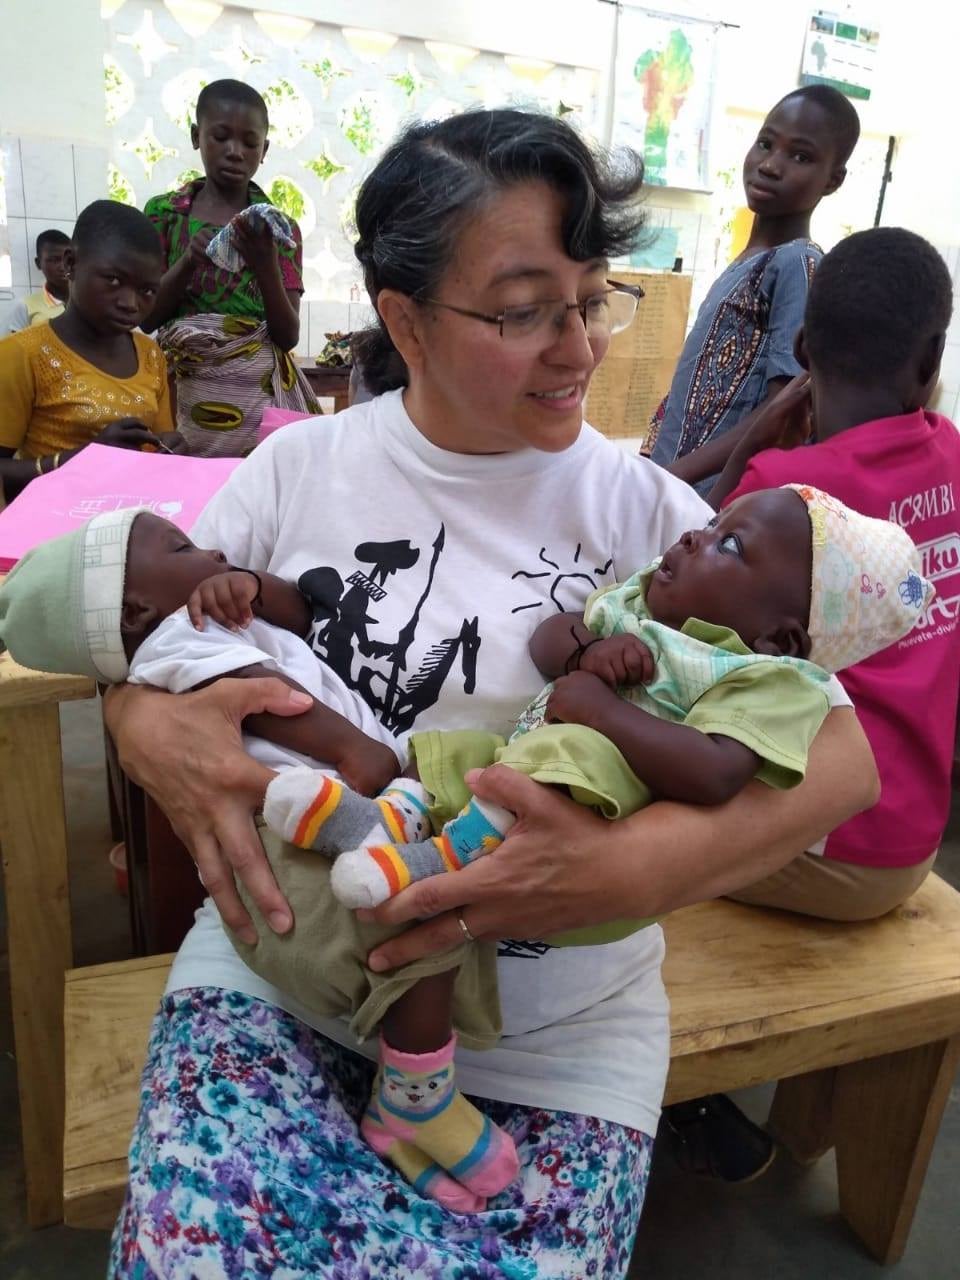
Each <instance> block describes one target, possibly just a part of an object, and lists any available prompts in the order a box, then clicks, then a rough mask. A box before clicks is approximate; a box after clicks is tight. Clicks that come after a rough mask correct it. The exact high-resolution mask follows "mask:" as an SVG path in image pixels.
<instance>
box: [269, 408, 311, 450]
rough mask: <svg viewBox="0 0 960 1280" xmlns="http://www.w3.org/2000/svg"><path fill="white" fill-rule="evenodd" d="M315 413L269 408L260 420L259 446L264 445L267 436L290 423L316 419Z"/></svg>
mask: <svg viewBox="0 0 960 1280" xmlns="http://www.w3.org/2000/svg"><path fill="white" fill-rule="evenodd" d="M316 416H317V415H316V414H315V413H298V412H297V410H296V409H275V408H273V406H272V405H271V406H268V407H267V408H266V409H264V411H263V416H262V417H261V419H260V430H259V431H258V432H257V444H262V443H263V442H264V440H266V438H267V436H272V435H273V433H274V432H275V431H279V430H280V428H281V427H285V426H286V425H287V423H288V422H302V421H303V419H304V418H315V417H316Z"/></svg>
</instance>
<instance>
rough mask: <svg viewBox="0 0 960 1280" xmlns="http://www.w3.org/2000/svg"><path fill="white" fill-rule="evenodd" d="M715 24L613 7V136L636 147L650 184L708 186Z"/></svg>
mask: <svg viewBox="0 0 960 1280" xmlns="http://www.w3.org/2000/svg"><path fill="white" fill-rule="evenodd" d="M716 47H717V26H716V24H714V23H711V22H704V21H702V20H699V19H696V18H686V17H680V16H677V17H671V16H670V15H665V14H663V13H653V12H648V11H647V10H645V9H633V8H629V7H627V6H624V7H622V8H620V9H619V10H618V24H617V50H616V60H615V79H614V104H613V142H614V144H615V145H617V144H620V145H626V146H630V147H633V148H634V150H635V151H639V152H640V153H641V154H642V155H643V158H644V162H645V164H646V169H647V182H648V183H650V184H651V185H653V186H661V187H684V188H686V189H687V190H691V191H706V190H708V189H709V186H710V183H709V176H710V168H709V144H710V119H711V114H712V110H713V81H714V59H715V56H716Z"/></svg>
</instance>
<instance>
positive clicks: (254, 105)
mask: <svg viewBox="0 0 960 1280" xmlns="http://www.w3.org/2000/svg"><path fill="white" fill-rule="evenodd" d="M215 102H218V103H230V104H232V105H233V106H237V107H249V108H250V109H251V111H257V112H259V113H260V115H262V116H263V127H264V128H265V129H269V127H270V115H269V113H268V112H267V104H266V103H265V102H264V100H263V97H262V95H261V94H259V93H257V91H256V89H254V87H253V85H250V84H244V82H243V81H242V80H213V81H212V82H211V83H210V84H207V85H204V87H203V88H202V89H201V90H200V96H199V97H198V98H197V124H199V123H200V121H201V120H202V119H203V117H204V116H205V115H206V113H207V111H209V110H210V108H211V107H212V106H213V104H214V103H215Z"/></svg>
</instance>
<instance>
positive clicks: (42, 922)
mask: <svg viewBox="0 0 960 1280" xmlns="http://www.w3.org/2000/svg"><path fill="white" fill-rule="evenodd" d="M95 693H96V685H95V684H94V682H93V681H92V680H87V679H84V678H82V677H79V676H51V675H45V674H43V673H41V672H39V671H29V670H27V669H26V668H25V667H21V666H18V665H17V663H16V662H14V661H13V659H12V658H11V657H10V656H9V654H2V655H0V853H2V856H3V873H4V884H5V888H6V897H7V932H8V939H9V942H8V946H9V955H10V989H11V1000H12V1005H13V1034H14V1049H15V1053H16V1059H17V1084H18V1088H19V1092H20V1124H21V1130H22V1133H23V1159H24V1165H25V1166H26V1179H27V1218H28V1220H29V1222H30V1225H31V1226H33V1227H40V1226H46V1225H48V1224H49V1223H53V1222H59V1221H60V1219H61V1217H62V1216H63V1213H62V1206H63V1189H62V1160H63V1062H64V1056H63V979H64V974H65V973H66V971H67V970H68V969H69V968H70V966H71V964H72V963H73V942H72V938H71V930H70V889H69V881H68V876H67V837H66V827H65V822H64V812H63V773H62V768H63V765H62V759H61V754H60V717H59V706H60V703H61V702H71V701H74V700H76V699H79V698H92V697H93V696H94V694H95Z"/></svg>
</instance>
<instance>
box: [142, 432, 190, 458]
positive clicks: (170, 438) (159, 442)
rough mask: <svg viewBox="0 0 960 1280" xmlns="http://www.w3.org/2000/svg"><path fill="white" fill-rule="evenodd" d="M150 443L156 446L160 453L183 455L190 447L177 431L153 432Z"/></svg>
mask: <svg viewBox="0 0 960 1280" xmlns="http://www.w3.org/2000/svg"><path fill="white" fill-rule="evenodd" d="M151 443H152V444H153V445H154V446H155V447H156V448H158V449H159V451H160V452H161V453H175V454H177V455H183V454H185V453H187V452H188V451H189V449H190V446H189V444H188V443H187V441H186V440H185V439H184V437H183V436H182V435H181V434H180V432H179V431H157V432H154V435H153V440H152V442H151Z"/></svg>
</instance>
